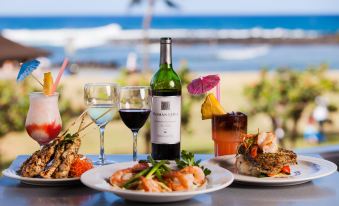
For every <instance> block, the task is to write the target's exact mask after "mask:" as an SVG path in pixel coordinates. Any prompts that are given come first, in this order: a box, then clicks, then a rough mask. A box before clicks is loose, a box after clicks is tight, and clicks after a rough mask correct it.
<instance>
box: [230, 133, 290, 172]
mask: <svg viewBox="0 0 339 206" xmlns="http://www.w3.org/2000/svg"><path fill="white" fill-rule="evenodd" d="M294 164H297V155H296V154H295V153H294V152H293V151H290V150H286V149H283V148H279V147H278V143H277V140H276V137H275V135H274V134H273V133H271V132H262V133H258V134H257V135H246V136H245V137H244V139H243V142H242V143H241V145H240V146H239V149H238V155H237V157H236V168H237V169H238V172H239V173H242V174H246V175H251V176H257V177H258V176H275V175H278V174H281V173H282V174H285V175H289V173H290V168H289V166H290V165H294Z"/></svg>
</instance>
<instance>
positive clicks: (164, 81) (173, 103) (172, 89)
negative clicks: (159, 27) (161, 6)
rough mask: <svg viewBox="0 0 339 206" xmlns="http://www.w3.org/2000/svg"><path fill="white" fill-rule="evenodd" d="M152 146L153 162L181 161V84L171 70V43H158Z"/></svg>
mask: <svg viewBox="0 0 339 206" xmlns="http://www.w3.org/2000/svg"><path fill="white" fill-rule="evenodd" d="M151 94H152V111H151V142H152V157H153V158H154V159H157V160H159V159H166V160H174V159H177V158H179V157H180V139H181V81H180V78H179V76H178V75H177V73H175V71H174V70H173V67H172V39H171V38H168V37H166V38H161V39H160V67H159V70H158V71H157V72H156V73H155V74H154V75H153V78H152V80H151Z"/></svg>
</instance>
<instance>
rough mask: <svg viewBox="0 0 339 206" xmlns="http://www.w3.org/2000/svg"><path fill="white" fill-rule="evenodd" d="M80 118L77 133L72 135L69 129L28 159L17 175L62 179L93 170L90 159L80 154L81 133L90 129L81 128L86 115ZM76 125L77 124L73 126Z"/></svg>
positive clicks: (78, 175)
mask: <svg viewBox="0 0 339 206" xmlns="http://www.w3.org/2000/svg"><path fill="white" fill-rule="evenodd" d="M80 117H82V121H81V123H80V126H79V130H78V131H77V132H76V133H74V134H72V135H71V134H70V133H69V129H68V130H66V132H64V133H63V134H62V135H60V136H59V137H57V138H56V139H54V140H53V141H52V142H50V143H49V144H46V145H44V146H43V147H42V148H41V149H40V150H38V151H36V152H34V153H33V154H32V155H31V156H30V157H29V158H27V159H26V160H25V161H24V162H23V163H22V165H21V167H20V169H19V170H18V171H17V173H18V174H19V175H20V176H22V177H30V178H44V179H51V178H53V179H62V178H71V177H80V176H81V174H82V173H84V172H86V171H87V170H89V169H91V168H93V164H92V162H91V161H90V160H89V159H87V158H85V157H84V156H83V155H81V154H78V151H79V148H80V145H81V136H80V132H81V131H83V130H84V129H85V128H87V127H88V125H86V126H85V127H82V128H81V125H82V123H83V121H84V119H83V118H84V115H81V116H80ZM74 124H75V122H74V123H73V124H72V125H74Z"/></svg>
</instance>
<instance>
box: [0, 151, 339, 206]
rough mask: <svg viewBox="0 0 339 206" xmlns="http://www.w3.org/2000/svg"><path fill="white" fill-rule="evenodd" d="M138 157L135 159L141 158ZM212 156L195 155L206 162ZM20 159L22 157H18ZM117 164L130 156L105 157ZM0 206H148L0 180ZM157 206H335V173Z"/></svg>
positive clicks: (338, 198) (80, 190) (74, 189)
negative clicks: (306, 179)
mask: <svg viewBox="0 0 339 206" xmlns="http://www.w3.org/2000/svg"><path fill="white" fill-rule="evenodd" d="M145 157H146V156H145V155H140V156H139V158H140V159H143V158H145ZM211 157H212V155H196V158H198V159H203V160H206V159H208V158H211ZM19 158H21V159H24V158H25V157H24V156H19ZM108 159H112V160H115V161H117V162H124V161H131V155H109V156H108ZM0 205H10V206H15V205H49V206H51V205H84V206H87V205H117V206H120V205H121V206H123V205H136V206H138V205H140V206H142V205H149V204H146V203H138V202H131V201H125V200H123V199H121V198H119V197H118V196H116V195H114V194H113V193H109V192H99V191H96V190H93V189H90V188H87V187H86V186H84V185H81V184H78V185H74V186H55V187H42V186H31V185H26V184H23V183H21V182H20V181H18V180H14V179H10V178H7V177H1V178H0ZM161 205H176V206H179V205H185V206H200V205H201V206H206V205H216V206H219V205H231V206H233V205H234V206H236V205H239V206H240V205H251V206H255V205H259V206H265V205H279V206H283V205H289V206H292V205H305V206H310V205H312V206H315V205H321V206H328V205H339V173H338V172H335V173H334V174H332V175H330V176H327V177H324V178H321V179H318V180H314V181H311V182H308V183H304V184H301V185H295V186H284V187H259V186H246V185H240V184H236V183H233V184H232V185H231V186H229V187H227V188H225V189H223V190H219V191H217V192H214V193H210V194H204V195H198V196H195V197H194V198H192V199H190V200H186V201H182V202H176V203H166V204H161Z"/></svg>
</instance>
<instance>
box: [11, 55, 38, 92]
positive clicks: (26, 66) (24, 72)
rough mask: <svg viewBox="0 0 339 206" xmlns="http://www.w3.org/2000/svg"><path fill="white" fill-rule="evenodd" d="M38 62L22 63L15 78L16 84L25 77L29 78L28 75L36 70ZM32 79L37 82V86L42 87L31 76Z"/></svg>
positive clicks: (34, 60)
mask: <svg viewBox="0 0 339 206" xmlns="http://www.w3.org/2000/svg"><path fill="white" fill-rule="evenodd" d="M39 64H40V62H39V61H38V60H36V59H33V60H30V61H27V62H25V63H23V64H22V65H21V68H20V70H19V73H18V76H17V78H16V81H17V82H20V81H22V80H24V79H25V78H26V77H27V76H29V75H30V74H32V72H33V71H34V70H35V69H37V68H38V66H39ZM32 77H33V78H34V79H35V80H37V81H38V82H39V84H41V86H43V84H42V83H41V82H40V81H39V80H38V79H37V78H36V77H35V76H34V75H33V74H32Z"/></svg>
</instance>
